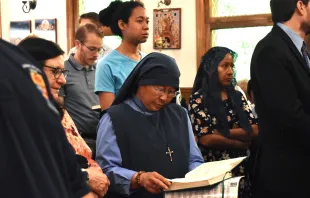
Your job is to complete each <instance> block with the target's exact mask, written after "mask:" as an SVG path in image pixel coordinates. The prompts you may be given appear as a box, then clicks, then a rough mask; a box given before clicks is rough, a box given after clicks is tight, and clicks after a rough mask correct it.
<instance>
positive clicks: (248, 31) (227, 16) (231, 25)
mask: <svg viewBox="0 0 310 198" xmlns="http://www.w3.org/2000/svg"><path fill="white" fill-rule="evenodd" d="M269 3H270V0H196V19H197V27H200V28H198V29H197V36H196V39H197V41H201V42H203V43H198V42H197V66H199V61H200V59H201V56H202V55H203V54H204V53H205V52H206V51H207V50H208V49H210V48H211V47H213V46H224V47H228V48H230V49H232V50H234V51H235V52H237V53H238V59H237V61H236V63H235V65H236V70H237V76H236V78H237V80H241V79H250V63H251V58H252V54H253V51H254V48H255V46H256V44H257V42H258V41H259V40H261V39H262V38H263V37H264V36H265V35H266V34H267V33H268V32H269V31H270V30H271V28H272V24H273V23H272V20H271V14H270V6H269Z"/></svg>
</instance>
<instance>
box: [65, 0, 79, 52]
mask: <svg viewBox="0 0 310 198" xmlns="http://www.w3.org/2000/svg"><path fill="white" fill-rule="evenodd" d="M66 12H67V52H69V50H70V49H71V48H72V47H74V46H75V31H76V30H77V28H78V18H79V0H66Z"/></svg>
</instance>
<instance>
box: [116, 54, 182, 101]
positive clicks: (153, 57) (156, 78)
mask: <svg viewBox="0 0 310 198" xmlns="http://www.w3.org/2000/svg"><path fill="white" fill-rule="evenodd" d="M146 76H147V79H146V78H145V77H146ZM179 77H180V71H179V68H178V66H177V64H176V62H175V60H174V59H173V58H171V57H170V56H167V55H165V54H162V53H157V52H153V53H150V54H148V55H147V56H145V57H144V58H143V59H142V60H141V61H140V62H139V63H138V64H137V65H136V67H135V68H134V70H133V71H132V72H131V73H130V75H129V76H128V77H127V79H126V81H125V82H124V84H123V86H122V87H121V89H120V91H119V92H118V94H117V96H116V98H115V100H114V101H113V104H112V105H117V104H120V103H122V102H124V101H125V100H126V99H128V98H131V97H132V94H134V93H136V91H137V89H138V86H139V85H140V84H141V81H143V82H145V83H149V85H162V86H165V85H166V86H173V87H174V88H176V90H178V89H179ZM145 85H146V84H145Z"/></svg>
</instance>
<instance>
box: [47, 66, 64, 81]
mask: <svg viewBox="0 0 310 198" xmlns="http://www.w3.org/2000/svg"><path fill="white" fill-rule="evenodd" d="M44 67H47V68H50V69H51V71H52V72H53V74H54V77H55V79H58V78H60V76H61V74H63V75H64V77H65V78H66V77H67V75H68V73H69V70H66V69H60V68H56V67H52V66H48V65H44Z"/></svg>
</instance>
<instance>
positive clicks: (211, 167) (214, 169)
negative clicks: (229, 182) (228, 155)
mask: <svg viewBox="0 0 310 198" xmlns="http://www.w3.org/2000/svg"><path fill="white" fill-rule="evenodd" d="M245 158H246V157H238V158H233V159H228V160H222V161H215V162H207V163H204V164H201V165H200V166H198V167H197V168H195V169H194V170H192V171H190V172H189V173H187V174H186V175H185V178H186V179H187V180H195V181H201V180H208V179H211V178H214V177H216V176H219V175H222V174H225V173H226V172H229V171H231V170H232V169H233V168H234V167H236V166H237V165H238V164H240V163H241V162H242V161H243V160H244V159H245Z"/></svg>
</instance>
